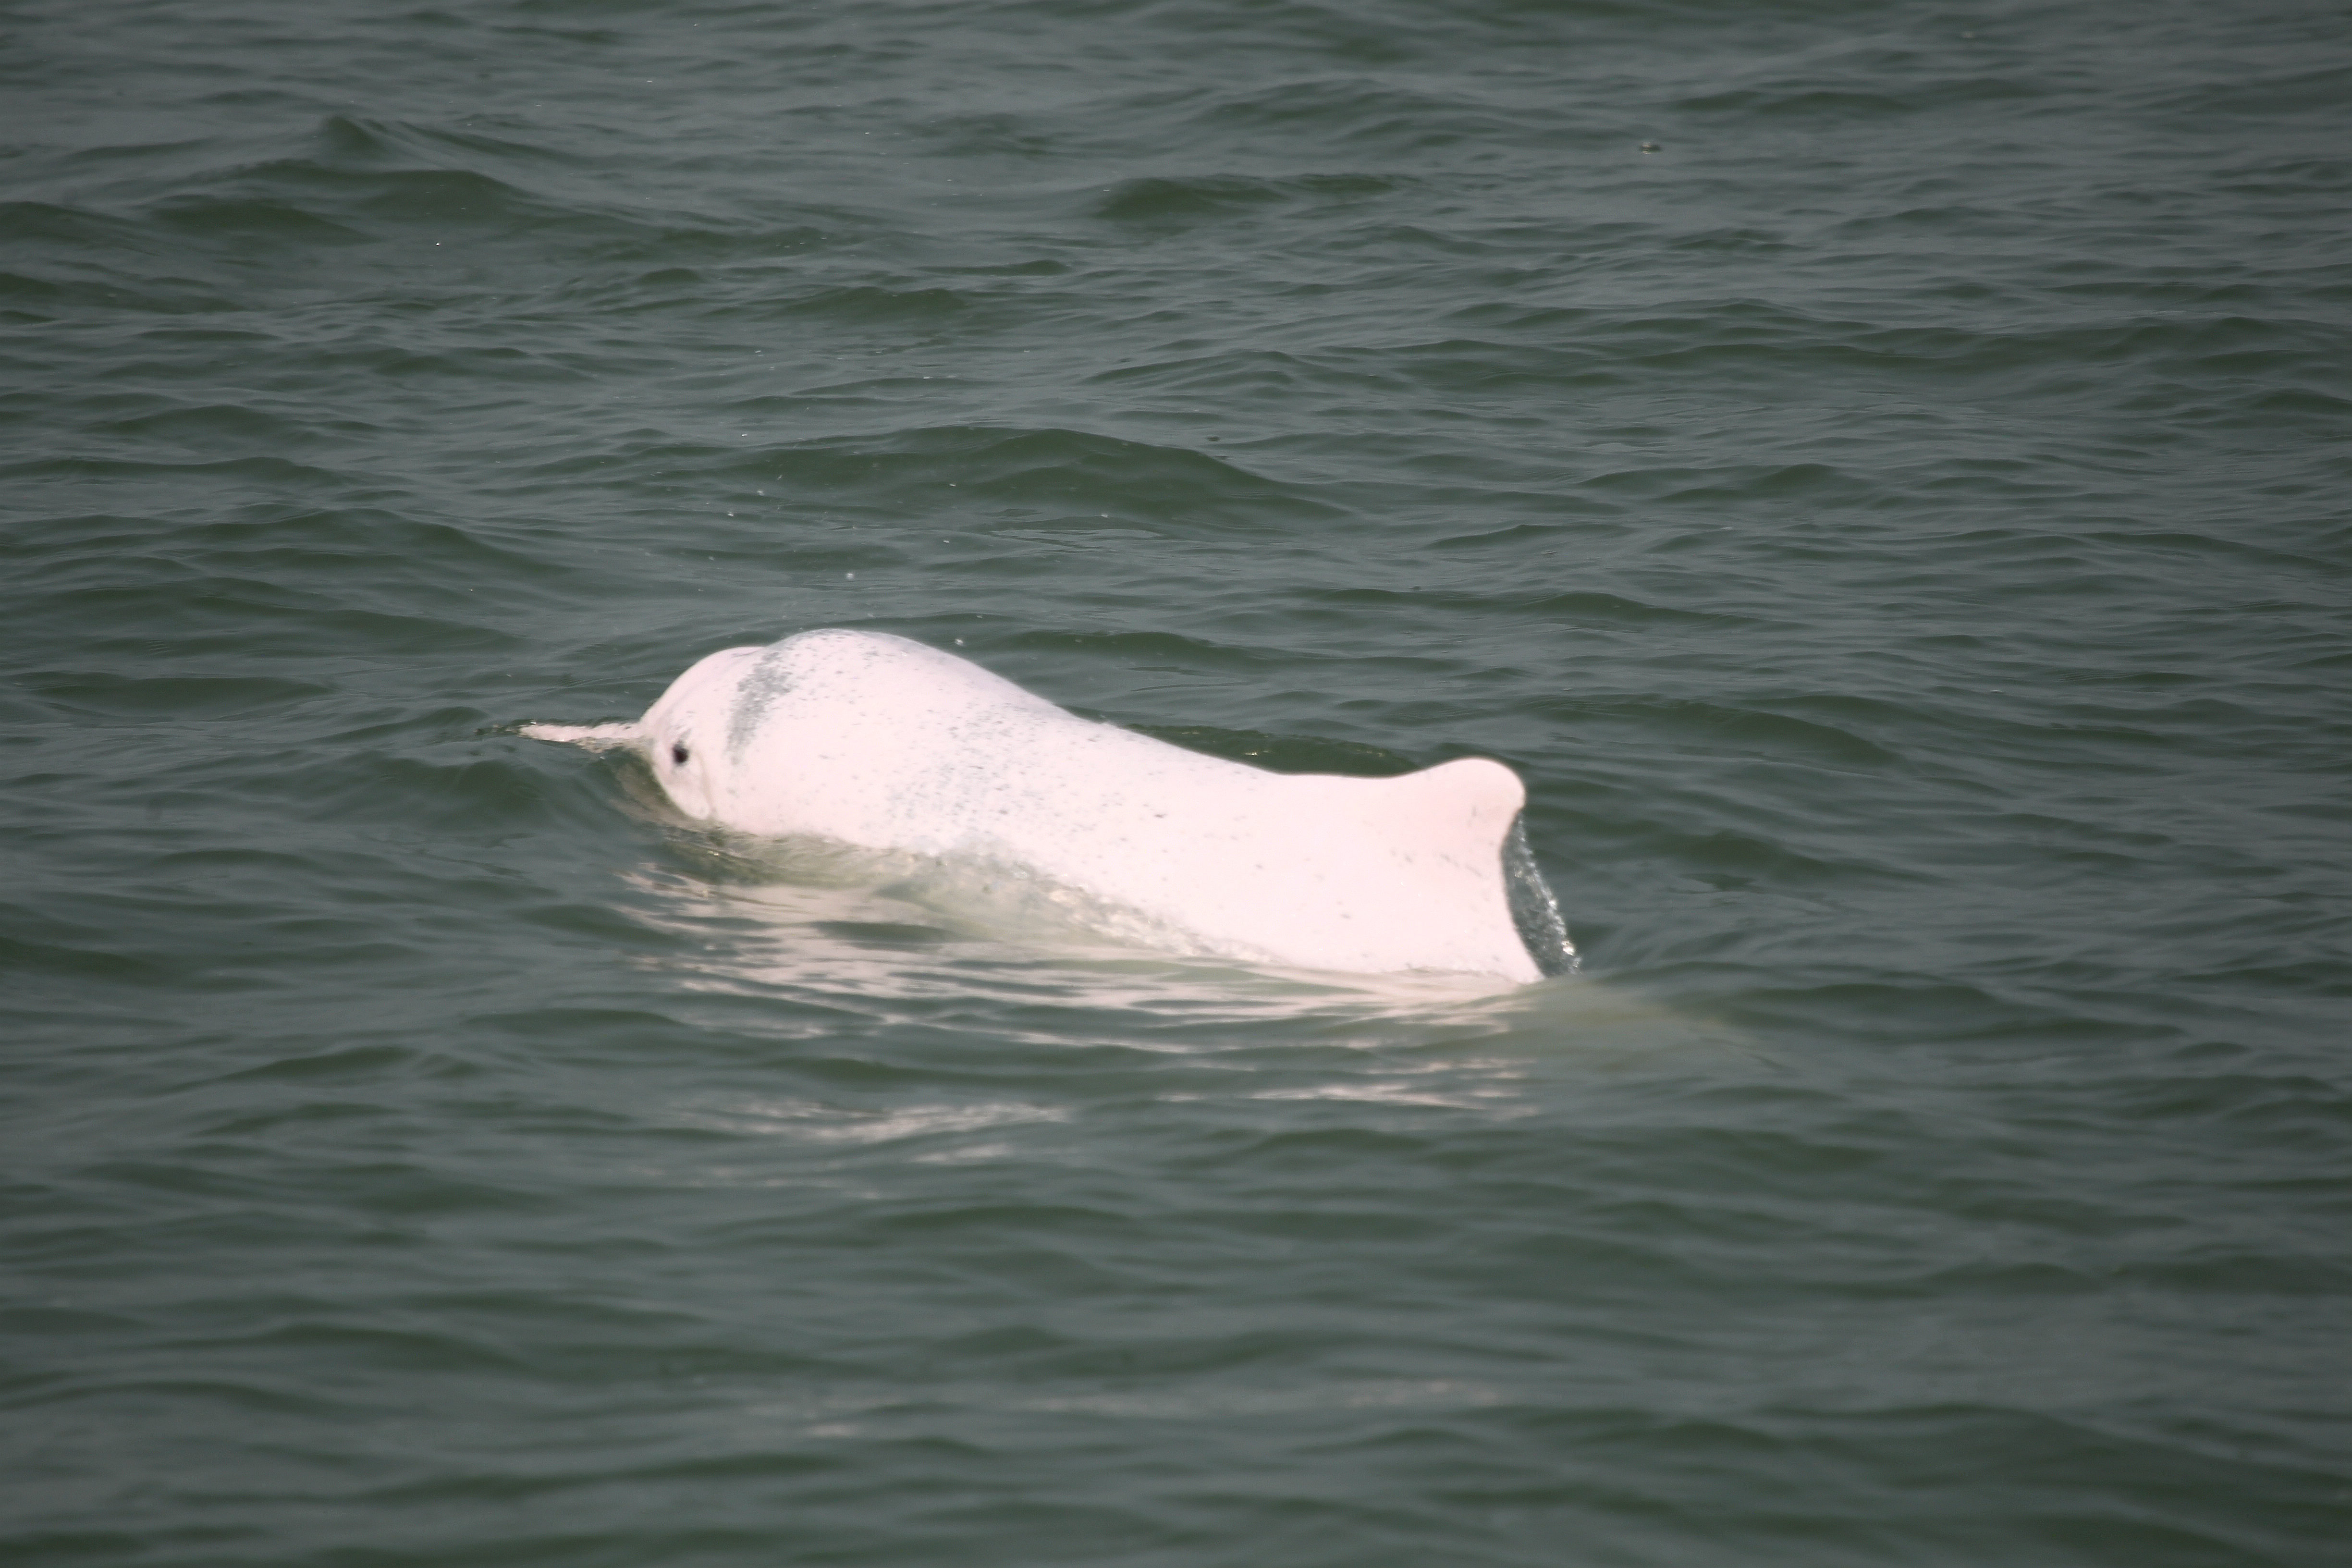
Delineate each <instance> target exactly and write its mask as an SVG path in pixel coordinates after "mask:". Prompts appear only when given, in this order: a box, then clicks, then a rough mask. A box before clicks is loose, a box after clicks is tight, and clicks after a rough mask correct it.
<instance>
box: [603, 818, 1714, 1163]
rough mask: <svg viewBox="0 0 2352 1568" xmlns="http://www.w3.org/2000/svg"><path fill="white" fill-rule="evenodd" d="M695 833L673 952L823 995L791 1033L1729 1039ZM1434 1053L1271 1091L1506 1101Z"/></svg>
mask: <svg viewBox="0 0 2352 1568" xmlns="http://www.w3.org/2000/svg"><path fill="white" fill-rule="evenodd" d="M683 847H685V848H686V849H687V850H688V853H689V855H690V856H691V861H690V869H681V868H679V867H678V866H677V865H676V864H675V863H672V864H649V865H647V866H645V867H643V868H640V869H639V870H637V871H635V872H634V873H632V874H630V875H629V876H628V878H627V880H628V881H629V882H630V884H631V885H632V886H633V887H635V889H637V890H638V891H639V892H640V893H641V894H642V895H644V901H643V902H642V903H641V904H640V905H639V915H640V918H642V919H645V920H646V921H648V922H650V923H652V924H654V925H656V926H657V927H659V928H661V929H664V930H667V931H672V932H675V933H677V934H678V935H680V936H683V937H686V938H687V939H688V942H689V944H690V946H689V952H690V956H688V957H686V958H683V959H681V958H679V957H677V956H675V955H673V956H670V957H667V958H665V959H663V960H660V961H658V962H659V963H660V964H661V965H662V966H663V967H664V968H667V969H670V970H672V971H674V972H675V973H677V975H678V978H679V981H680V983H681V984H683V985H684V986H685V987H686V988H688V990H693V991H701V992H706V993H714V994H738V995H747V996H768V997H775V998H779V999H789V1000H791V1001H793V1002H796V1003H800V1004H814V1005H817V1006H819V1007H821V1008H823V1009H824V1012H823V1013H818V1014H815V1015H814V1016H813V1015H812V1014H811V1012H810V1011H809V1010H808V1009H807V1008H806V1007H800V1008H795V1009H793V1011H792V1012H791V1013H790V1014H789V1015H781V1016H779V1018H778V1020H777V1022H776V1025H775V1027H776V1030H777V1032H778V1033H780V1034H783V1035H792V1036H806V1035H814V1034H821V1033H824V1032H825V1031H826V1029H827V1028H828V1027H829V1026H828V1025H827V1024H826V1022H825V1018H826V1017H828V1016H838V1014H839V1013H840V1012H842V1011H843V1010H846V1011H848V1012H849V1013H852V1014H854V1015H856V1016H862V1017H866V1018H872V1019H887V1020H895V1021H901V1022H906V1021H918V1020H921V1019H925V1018H939V1017H941V1016H945V1015H951V1016H952V1017H953V1019H954V1020H955V1022H956V1024H957V1026H959V1027H974V1026H977V1027H982V1028H985V1029H986V1030H987V1031H988V1032H989V1033H991V1034H992V1035H993V1036H995V1037H998V1038H1001V1039H1006V1040H1014V1041H1028V1042H1032V1043H1037V1044H1067V1043H1071V1042H1086V1043H1104V1042H1115V1043H1117V1044H1119V1045H1124V1046H1134V1047H1142V1048H1147V1049H1161V1050H1185V1051H1199V1050H1218V1049H1226V1048H1232V1047H1236V1046H1238V1045H1240V1044H1242V1043H1244V1042H1252V1043H1255V1044H1258V1045H1265V1044H1267V1043H1270V1042H1280V1043H1284V1044H1315V1045H1339V1046H1349V1047H1397V1046H1407V1047H1412V1046H1432V1047H1434V1046H1444V1047H1450V1049H1449V1052H1448V1057H1447V1059H1446V1060H1445V1061H1444V1064H1443V1067H1444V1071H1445V1073H1446V1074H1448V1075H1450V1076H1451V1077H1452V1078H1456V1079H1458V1077H1459V1075H1460V1074H1461V1073H1462V1072H1463V1071H1464V1069H1465V1065H1466V1064H1465V1061H1464V1060H1463V1058H1461V1056H1460V1054H1459V1047H1461V1046H1463V1045H1465V1044H1470V1043H1473V1042H1486V1043H1490V1044H1495V1045H1499V1046H1504V1047H1507V1051H1508V1052H1514V1053H1515V1052H1518V1051H1525V1050H1538V1051H1543V1050H1552V1049H1557V1048H1559V1047H1563V1046H1566V1047H1573V1048H1575V1049H1576V1050H1577V1052H1578V1053H1579V1054H1580V1056H1582V1057H1585V1058H1589V1059H1598V1058H1602V1057H1605V1056H1607V1055H1609V1054H1612V1053H1616V1052H1625V1053H1632V1054H1634V1055H1643V1056H1647V1055H1650V1054H1652V1053H1654V1052H1655V1051H1657V1050H1659V1049H1662V1048H1672V1047H1686V1046H1690V1045H1693V1044H1704V1045H1706V1047H1707V1048H1709V1049H1717V1048H1720V1046H1721V1044H1722V1042H1721V1039H1720V1037H1719V1033H1718V1032H1717V1031H1715V1030H1712V1029H1710V1028H1708V1027H1706V1026H1705V1025H1704V1024H1703V1023H1702V1022H1701V1021H1699V1020H1697V1019H1696V1018H1694V1017H1692V1016H1690V1015H1688V1014H1687V1013H1685V1012H1682V1011H1677V1010H1675V1009H1672V1008H1669V1007H1666V1006H1664V1005H1659V1004H1656V1003H1653V1002H1651V1001H1649V1000H1647V999H1645V998H1643V997H1640V996H1638V995H1636V994H1633V993H1630V992H1626V991H1623V990H1621V989H1618V988H1616V987H1613V986H1612V985H1609V984H1606V983H1604V982H1601V981H1596V980H1593V979H1590V978H1585V977H1580V976H1567V977H1560V978H1556V979H1552V980H1547V981H1543V982H1540V983H1538V984H1531V985H1515V984H1511V983H1509V982H1507V981H1503V980H1499V979H1496V978H1495V977H1493V976H1490V975H1466V974H1450V973H1404V974H1347V973H1328V972H1321V971H1309V970H1299V969H1291V968H1286V967H1282V966H1279V965H1275V964H1266V963H1248V962H1244V961H1241V960H1236V959H1233V958H1227V957H1222V956H1216V955H1211V954H1202V953H1188V952H1181V951H1172V952H1171V951H1168V950H1167V949H1165V948H1163V947H1161V946H1160V944H1159V943H1157V942H1151V943H1146V942H1141V941H1139V940H1136V938H1137V936H1138V933H1139V929H1141V930H1143V931H1146V933H1147V934H1151V935H1157V934H1158V933H1157V932H1152V931H1149V922H1144V921H1141V918H1140V917H1134V916H1131V914H1129V912H1127V911H1121V910H1117V909H1115V908H1110V907H1108V906H1106V905H1104V904H1102V903H1101V902H1100V901H1099V900H1091V899H1088V898H1087V896H1085V895H1083V894H1074V893H1071V892H1070V891H1069V890H1068V889H1059V888H1055V887H1054V886H1053V885H1052V884H1050V883H1045V882H1043V881H1041V880H1038V879H1034V878H1033V877H1030V876H1027V875H1025V874H1024V873H1021V872H1019V871H1008V870H1006V869H1005V868H1000V867H993V866H989V865H985V864H968V865H952V864H949V863H945V862H940V861H936V860H929V859H925V858H919V857H914V856H908V855H902V854H895V853H884V852H877V851H866V850H859V849H854V848H851V847H846V846H842V845H838V844H831V843H824V842H820V841H812V840H752V839H746V838H742V837H727V838H725V839H719V838H716V837H710V836H707V835H702V834H696V835H694V836H692V837H691V839H690V840H688V842H686V843H685V844H684V846H683ZM697 873H700V874H697ZM1122 938H1124V939H1126V940H1122ZM1269 1030H1272V1031H1274V1032H1273V1033H1269V1032H1268V1031H1269ZM1505 1059H1506V1060H1515V1059H1516V1058H1515V1057H1512V1056H1509V1055H1508V1054H1507V1056H1506V1058H1505ZM1438 1065H1439V1064H1434V1063H1433V1064H1430V1069H1431V1070H1434V1069H1435V1068H1436V1067H1437V1066H1438ZM1489 1065H1490V1066H1492V1065H1496V1064H1489ZM1422 1070H1423V1069H1421V1068H1410V1069H1400V1070H1397V1071H1391V1073H1389V1074H1388V1075H1387V1076H1386V1077H1384V1078H1382V1079H1378V1080H1372V1079H1351V1080H1350V1081H1349V1082H1347V1083H1344V1084H1339V1085H1334V1086H1332V1087H1331V1088H1329V1089H1299V1088H1297V1087H1296V1086H1289V1087H1284V1088H1281V1089H1274V1090H1270V1091H1268V1093H1270V1094H1271V1095H1273V1096H1275V1097H1283V1096H1287V1097H1292V1098H1300V1097H1305V1098H1329V1099H1335V1100H1358V1101H1364V1102H1383V1101H1385V1102H1388V1103H1392V1104H1398V1105H1414V1104H1418V1105H1429V1106H1447V1107H1454V1108H1461V1109H1467V1108H1471V1107H1474V1106H1475V1107H1478V1108H1482V1109H1493V1108H1494V1107H1495V1105H1496V1102H1497V1101H1499V1100H1503V1099H1506V1098H1508V1097H1509V1095H1510V1093H1511V1092H1512V1091H1509V1090H1507V1089H1501V1088H1498V1087H1496V1084H1494V1083H1491V1082H1482V1083H1481V1084H1480V1085H1479V1086H1478V1087H1475V1088H1471V1089H1464V1088H1463V1087H1462V1086H1461V1085H1460V1084H1459V1083H1458V1082H1454V1081H1449V1082H1447V1083H1446V1084H1444V1085H1437V1084H1432V1083H1423V1082H1420V1081H1417V1077H1416V1075H1417V1074H1418V1073H1419V1072H1420V1071H1422ZM1479 1076H1481V1077H1482V1079H1483V1078H1486V1077H1488V1076H1491V1075H1486V1074H1481V1075H1479ZM965 1109H967V1110H968V1109H969V1108H965ZM784 1120H785V1121H790V1120H791V1118H790V1116H789V1115H787V1116H786V1117H785V1119H784ZM885 1135H887V1134H885ZM845 1136H854V1134H845Z"/></svg>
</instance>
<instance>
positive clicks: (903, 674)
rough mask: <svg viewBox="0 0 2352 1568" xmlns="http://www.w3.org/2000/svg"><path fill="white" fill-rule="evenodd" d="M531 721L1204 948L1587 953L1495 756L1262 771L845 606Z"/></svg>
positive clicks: (1361, 954) (710, 795) (706, 811)
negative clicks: (990, 868) (1065, 699)
mask: <svg viewBox="0 0 2352 1568" xmlns="http://www.w3.org/2000/svg"><path fill="white" fill-rule="evenodd" d="M522 732H523V733H524V734H526V735H530V736H533V737H535V738H537V739H540V740H545V741H562V742H572V743H575V744H581V745H586V746H591V747H615V746H625V747H629V748H631V749H633V750H635V751H637V752H640V753H642V754H643V755H644V756H645V758H646V761H647V763H649V764H650V765H651V766H652V769H653V773H654V777H655V778H656V780H657V781H658V782H659V784H660V785H661V787H662V790H663V792H664V793H665V794H666V795H667V796H668V797H669V799H670V801H671V802H672V803H673V804H674V805H676V806H677V809H678V810H679V811H680V812H682V813H684V814H685V815H686V816H689V817H692V818H695V819H697V820H698V821H703V822H709V823H712V824H715V825H719V826H725V827H729V828H732V829H735V830H736V831H739V832H742V833H748V834H755V835H763V836H769V837H815V838H822V839H830V840H834V841H836V842H839V843H843V844H847V845H852V846H856V847H862V848H866V849H875V850H885V851H896V852H903V853H912V854H916V855H920V856H927V857H935V858H940V859H942V860H964V861H981V862H986V863H990V864H994V865H1001V866H1009V867H1015V868H1020V869H1022V870H1024V871H1025V872H1027V873H1029V874H1032V875H1034V876H1036V877H1038V878H1041V879H1045V880H1047V881H1050V882H1053V883H1055V884H1058V885H1061V886H1064V887H1067V888H1070V889H1076V891H1078V892H1080V893H1083V894H1085V895H1087V897H1088V898H1090V899H1094V900H1101V901H1103V902H1104V903H1106V904H1109V905H1113V906H1117V907H1118V908H1121V909H1125V910H1133V911H1135V912H1136V913H1138V914H1139V915H1141V916H1142V917H1144V920H1145V921H1146V922H1147V925H1148V926H1149V928H1150V929H1154V930H1159V931H1166V932H1168V933H1170V934H1171V940H1174V941H1176V942H1181V945H1182V946H1184V947H1186V948H1188V949H1190V950H1192V951H1197V952H1213V953H1217V954H1221V955H1223V956H1227V957H1233V958H1240V959H1246V960H1252V961H1256V962H1262V963H1278V964H1286V965H1292V966H1297V967H1301V968H1309V969H1326V970H1339V971H1345V972H1349V973H1369V974H1383V973H1402V972H1405V971H1412V970H1433V971H1449V972H1457V973H1472V974H1487V975H1494V976H1497V977H1500V978H1503V979H1507V980H1513V981H1531V980H1536V979H1539V978H1541V977H1542V976H1544V975H1547V974H1560V973H1568V972H1570V971H1571V970H1573V969H1574V967H1575V963H1576V959H1575V951H1574V949H1573V948H1572V947H1571V946H1570V942H1569V940H1568V931H1567V928H1566V926H1565V924H1564V923H1563V922H1562V921H1561V919H1560V914H1559V904H1558V903H1557V901H1556V900H1554V899H1553V897H1552V894H1551V890H1550V889H1549V888H1548V887H1547V886H1546V885H1545V883H1544V880H1543V877H1542V874H1541V873H1540V872H1539V871H1538V869H1537V868H1536V864H1535V858H1534V857H1533V856H1532V855H1531V854H1530V853H1529V852H1528V845H1527V836H1526V832H1525V829H1524V827H1523V826H1522V825H1521V822H1520V811H1521V808H1522V807H1523V806H1524V805H1525V804H1526V800H1527V791H1526V789H1525V787H1524V786H1523V785H1522V784H1520V783H1519V779H1518V775H1517V774H1516V773H1513V772H1512V771H1511V770H1510V769H1509V768H1507V767H1506V766H1504V765H1503V764H1502V763H1497V762H1493V761H1489V760H1487V759H1486V758H1482V757H1465V758H1463V759H1461V760H1459V761H1456V762H1451V763H1443V764H1441V765H1439V766H1437V767H1433V768H1424V769H1423V770H1422V771H1421V772H1419V773H1406V774H1403V775H1402V776H1400V777H1394V778H1377V779H1374V778H1349V777H1340V776H1337V775H1332V774H1318V773H1268V772H1266V771H1265V770H1264V769H1262V768H1254V767H1251V766H1249V765H1247V764H1245V763H1235V762H1228V761H1226V760H1224V759H1223V758H1220V757H1212V756H1205V755H1202V753H1200V752H1190V751H1186V750H1184V749H1182V748H1181V747H1178V746H1172V745H1170V744H1169V743H1168V742H1165V741H1160V740H1155V739H1153V738H1152V737H1150V736H1149V735H1141V734H1138V733H1136V732H1135V731H1131V730H1123V729H1120V728H1118V726H1117V725H1113V724H1104V723H1097V722H1096V721H1092V720H1087V719H1081V718H1079V717H1078V716H1077V715H1076V714H1074V713H1070V712H1067V711H1066V710H1063V709H1061V708H1057V707H1055V705H1054V704H1053V703H1051V702H1048V701H1046V700H1045V699H1044V698H1042V697H1038V696H1036V695H1034V693H1031V692H1028V691H1024V690H1023V689H1021V688H1020V687H1018V686H1015V685H1013V683H1012V682H1011V681H1009V680H1006V679H1003V678H1002V677H1000V676H997V675H993V674H991V673H990V672H989V671H987V670H985V669H982V668H980V666H978V665H976V664H973V663H971V662H970V661H969V660H966V659H963V658H957V657H956V656H955V655H953V654H950V653H944V652H941V651H940V650H939V649H937V648H932V647H925V646H924V645H922V644H920V643H917V642H911V641H908V639H907V638H905V637H892V636H889V635H887V634H886V633H881V632H865V631H850V630H840V629H835V630H825V631H811V632H803V633H801V634H800V635H799V636H797V637H786V638H784V639H783V640H782V641H781V642H778V643H775V644H772V645H771V646H769V647H737V648H727V649H724V650H723V651H721V652H719V653H714V654H712V655H710V656H709V658H705V659H703V660H701V661H700V662H699V663H698V664H696V665H695V666H694V667H693V668H690V669H688V670H687V672H686V673H685V674H683V675H681V676H679V677H678V678H677V680H676V681H675V682H673V683H672V684H671V686H670V689H668V690H667V691H666V692H664V693H663V694H662V697H661V699H660V700H658V701H656V703H655V704H654V705H653V706H652V707H651V708H650V709H648V710H646V715H645V717H644V718H643V719H641V720H639V721H637V722H636V723H635V724H604V725H596V726H590V727H580V726H572V725H560V724H531V725H526V726H524V728H523V731H522Z"/></svg>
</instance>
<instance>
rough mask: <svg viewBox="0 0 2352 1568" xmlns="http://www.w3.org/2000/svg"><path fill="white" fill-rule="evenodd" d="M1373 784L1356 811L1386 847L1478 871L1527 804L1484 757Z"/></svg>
mask: <svg viewBox="0 0 2352 1568" xmlns="http://www.w3.org/2000/svg"><path fill="white" fill-rule="evenodd" d="M1374 782H1375V783H1377V784H1379V785H1380V788H1379V789H1378V790H1376V791H1373V792H1371V793H1370V795H1368V796H1367V797H1366V803H1365V805H1364V806H1363V807H1361V808H1360V809H1361V810H1362V812H1363V815H1364V816H1365V818H1366V819H1367V820H1368V821H1369V822H1370V824H1372V825H1374V826H1376V827H1378V828H1379V829H1381V830H1382V831H1383V833H1384V836H1386V837H1389V839H1390V840H1391V842H1392V843H1394V844H1396V845H1397V846H1398V847H1400V848H1401V849H1405V850H1409V851H1412V852H1413V853H1418V854H1428V853H1434V854H1436V855H1438V856H1440V857H1442V858H1445V859H1448V860H1458V861H1460V862H1461V863H1463V864H1465V865H1469V866H1475V867H1478V868H1481V869H1482V870H1483V869H1485V868H1487V867H1490V866H1492V865H1495V864H1496V863H1497V861H1498V859H1499V858H1500V856H1501V855H1502V852H1503V840H1504V839H1505V838H1506V837H1507V836H1508V835H1509V833H1510V831H1511V824H1512V822H1513V821H1514V820H1515V819H1517V816H1518V815H1519V809H1520V808H1521V807H1522V806H1524V805H1527V803H1528V789H1527V785H1525V784H1521V783H1520V782H1519V775H1518V774H1517V773H1513V772H1512V771H1511V770H1510V769H1508V768H1507V767H1505V766H1504V765H1503V764H1502V763H1498V762H1495V761H1493V760H1492V759H1490V758H1486V757H1463V758H1460V759H1458V760H1456V761H1454V762H1451V763H1439V764H1438V765H1437V766H1435V767H1433V768H1423V769H1422V770H1421V771H1420V772H1419V773H1404V774H1402V775H1400V776H1398V777H1395V778H1390V779H1380V780H1376V781H1374Z"/></svg>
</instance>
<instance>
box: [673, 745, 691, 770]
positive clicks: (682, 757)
mask: <svg viewBox="0 0 2352 1568" xmlns="http://www.w3.org/2000/svg"><path fill="white" fill-rule="evenodd" d="M693 754H694V753H693V752H689V751H688V750H687V749H686V742H684V741H673V742H670V748H669V760H670V761H671V762H673V763H677V765H678V766H679V767H684V766H686V759H687V758H688V757H689V756H692V755H693Z"/></svg>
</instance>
